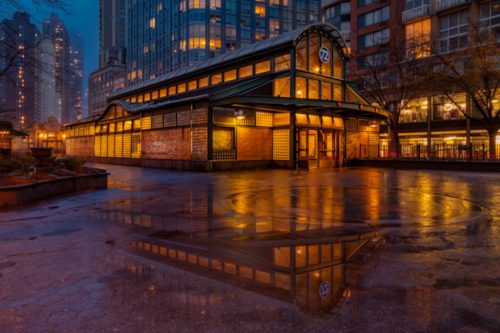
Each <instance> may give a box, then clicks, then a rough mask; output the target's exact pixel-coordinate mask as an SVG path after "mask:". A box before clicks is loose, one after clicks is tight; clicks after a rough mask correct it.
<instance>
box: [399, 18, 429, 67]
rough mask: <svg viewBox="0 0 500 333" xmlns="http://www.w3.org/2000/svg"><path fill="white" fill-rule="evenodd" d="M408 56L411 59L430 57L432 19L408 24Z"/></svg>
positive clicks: (406, 29)
mask: <svg viewBox="0 0 500 333" xmlns="http://www.w3.org/2000/svg"><path fill="white" fill-rule="evenodd" d="M405 32H406V54H407V55H408V56H409V57H415V58H422V57H427V56H429V55H430V53H431V51H430V42H431V19H430V18H429V19H425V20H421V21H418V22H414V23H410V24H407V25H406V27H405Z"/></svg>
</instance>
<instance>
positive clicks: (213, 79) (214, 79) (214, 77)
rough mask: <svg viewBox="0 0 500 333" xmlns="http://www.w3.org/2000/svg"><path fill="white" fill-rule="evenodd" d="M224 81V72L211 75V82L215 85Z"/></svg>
mask: <svg viewBox="0 0 500 333" xmlns="http://www.w3.org/2000/svg"><path fill="white" fill-rule="evenodd" d="M221 82H222V73H217V74H213V75H212V76H211V77H210V84H211V85H215V84H219V83H221Z"/></svg>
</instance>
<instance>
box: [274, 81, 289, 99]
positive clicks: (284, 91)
mask: <svg viewBox="0 0 500 333" xmlns="http://www.w3.org/2000/svg"><path fill="white" fill-rule="evenodd" d="M273 89H274V92H273V95H274V97H290V77H288V76H287V77H282V78H279V79H276V80H274V88H273Z"/></svg>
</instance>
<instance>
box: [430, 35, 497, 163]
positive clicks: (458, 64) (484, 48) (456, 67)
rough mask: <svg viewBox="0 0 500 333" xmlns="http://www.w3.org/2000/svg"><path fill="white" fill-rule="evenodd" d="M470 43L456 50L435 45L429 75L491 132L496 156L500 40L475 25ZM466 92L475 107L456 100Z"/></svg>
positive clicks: (468, 116) (469, 116)
mask: <svg viewBox="0 0 500 333" xmlns="http://www.w3.org/2000/svg"><path fill="white" fill-rule="evenodd" d="M469 42H470V47H469V48H467V49H465V50H462V51H459V52H453V53H443V52H440V51H439V50H436V49H433V50H432V54H433V55H434V57H432V58H431V59H430V60H429V66H432V67H431V68H429V70H428V71H426V73H427V79H428V80H429V82H432V83H433V84H434V86H435V88H436V89H437V90H439V91H440V92H442V93H443V94H444V95H446V96H447V97H448V98H449V99H450V101H451V102H452V103H454V104H455V105H456V107H457V109H458V110H459V111H460V112H461V114H462V115H463V116H464V117H465V118H466V119H469V120H471V121H473V122H475V123H477V124H480V125H481V127H483V128H484V129H485V130H486V131H487V132H488V138H489V155H490V156H489V157H490V159H495V158H496V149H495V148H496V135H497V132H498V130H499V129H500V110H499V105H500V103H498V99H500V45H499V44H500V43H498V42H497V41H496V40H495V36H494V35H493V33H490V32H489V31H486V30H480V29H478V28H472V29H471V32H470V35H469ZM457 93H466V94H467V96H468V97H469V98H470V101H471V104H472V110H467V108H464V107H463V106H462V105H461V104H460V103H457V102H456V101H455V99H456V94H457Z"/></svg>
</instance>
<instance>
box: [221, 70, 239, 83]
mask: <svg viewBox="0 0 500 333" xmlns="http://www.w3.org/2000/svg"><path fill="white" fill-rule="evenodd" d="M233 80H236V69H232V70H230V71H226V72H224V82H228V81H233Z"/></svg>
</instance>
